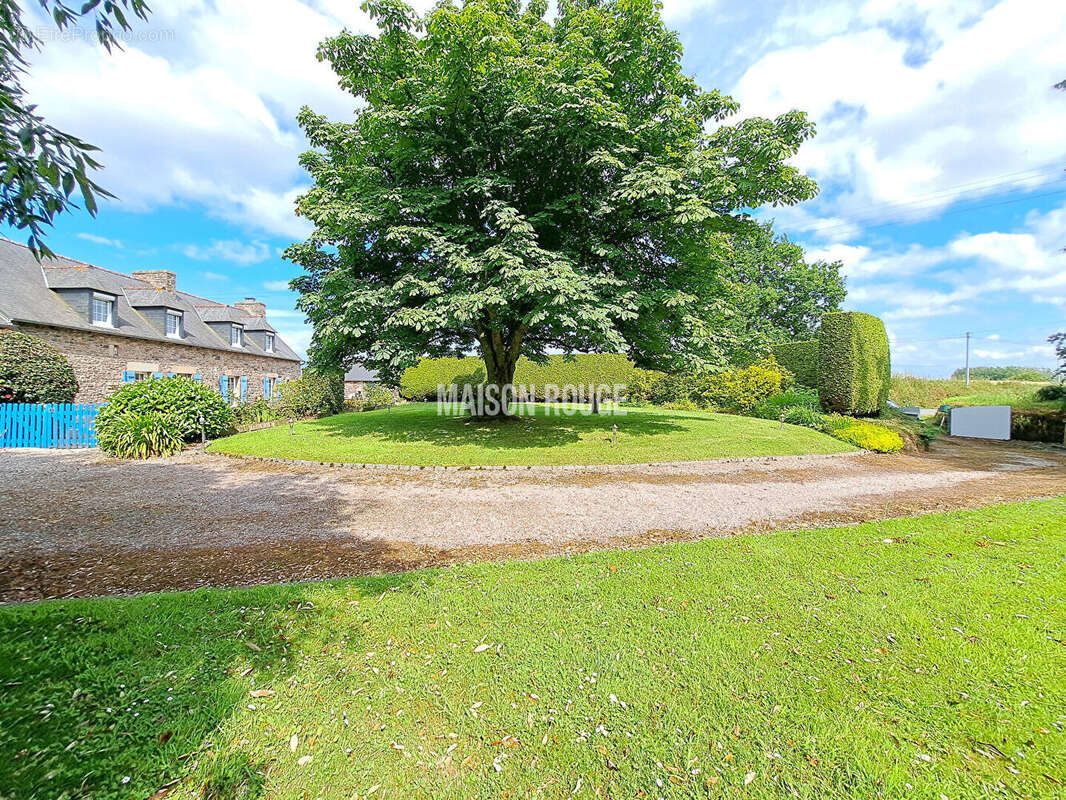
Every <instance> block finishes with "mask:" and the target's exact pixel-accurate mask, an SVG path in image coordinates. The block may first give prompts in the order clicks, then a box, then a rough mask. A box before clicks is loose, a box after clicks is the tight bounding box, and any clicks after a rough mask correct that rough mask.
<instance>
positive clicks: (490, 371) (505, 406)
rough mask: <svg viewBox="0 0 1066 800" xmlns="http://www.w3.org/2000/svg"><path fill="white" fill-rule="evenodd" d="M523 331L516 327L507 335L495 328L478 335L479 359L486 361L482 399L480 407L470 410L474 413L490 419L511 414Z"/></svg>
mask: <svg viewBox="0 0 1066 800" xmlns="http://www.w3.org/2000/svg"><path fill="white" fill-rule="evenodd" d="M524 333H525V329H524V328H519V329H518V330H516V331H515V332H513V333H512V334H510V335H507V336H505V335H504V334H503V333H502V332H500V331H494V330H488V331H484V332H481V333H479V334H478V341H479V342H480V343H481V358H482V359H483V360H484V362H485V393H484V401H485V402H484V403H483V404H482V406H481V407H480V408H474V409H473V413H474V414H475V415H476V416H480V417H483V418H490V419H497V418H503V417H510V416H511V403H512V402H513V401H514V399H515V396H514V392H515V389H514V374H515V368H516V367H517V366H518V354H519V346H520V345H521V342H522V335H523V334H524Z"/></svg>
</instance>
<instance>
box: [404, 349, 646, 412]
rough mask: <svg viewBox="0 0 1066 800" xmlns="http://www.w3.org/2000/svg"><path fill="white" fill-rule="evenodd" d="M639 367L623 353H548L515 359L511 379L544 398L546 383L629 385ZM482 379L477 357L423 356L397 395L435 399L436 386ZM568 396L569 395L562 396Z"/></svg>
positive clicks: (473, 383)
mask: <svg viewBox="0 0 1066 800" xmlns="http://www.w3.org/2000/svg"><path fill="white" fill-rule="evenodd" d="M638 372H639V370H638V369H637V368H636V367H635V366H633V362H631V361H630V360H629V359H627V358H626V357H625V356H622V355H617V354H614V353H589V354H580V355H574V356H564V355H554V356H549V357H548V360H547V362H545V363H543V364H538V363H536V362H534V361H531V360H530V359H528V358H526V357H524V356H523V357H522V358H520V359H519V360H518V366H517V368H516V369H515V378H514V382H515V385H516V386H519V387H521V386H525V387H526V390H527V392H528V393H529V395H528V396H529V397H530V398H532V399H536V400H543V399H544V387H545V386H547V385H554V386H558V387H559V389H560V390H561V389H563V388H564V387H566V386H572V387H575V388H576V387H579V386H585V387H587V386H589V385H590V384H592V385H597V386H599V385H606V386H613V385H614V384H626V385H629V384H630V383H632V382H633V379H634V378H635V377H636V376H637V374H638ZM484 381H485V363H484V362H483V361H482V360H481V359H480V358H477V357H476V356H467V357H466V358H423V359H420V360H419V362H418V364H416V365H415V366H413V367H411V368H410V369H407V370H405V371H404V373H403V375H401V376H400V394H401V395H403V397H405V398H407V399H408V400H436V399H437V387H438V386H457V387H460V391H461V387H463V386H468V385H469V386H477V385H478V384H481V383H483V382H484ZM561 399H568V398H561Z"/></svg>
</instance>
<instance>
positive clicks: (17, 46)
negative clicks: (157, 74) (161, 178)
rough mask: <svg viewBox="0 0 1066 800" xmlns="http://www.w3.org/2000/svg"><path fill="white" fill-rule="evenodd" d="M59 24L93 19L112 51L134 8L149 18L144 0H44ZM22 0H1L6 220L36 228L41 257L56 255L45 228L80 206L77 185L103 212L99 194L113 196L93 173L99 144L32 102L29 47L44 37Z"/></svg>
mask: <svg viewBox="0 0 1066 800" xmlns="http://www.w3.org/2000/svg"><path fill="white" fill-rule="evenodd" d="M39 2H40V6H41V8H42V9H43V10H44V12H45V13H46V14H47V15H48V16H50V17H51V19H52V21H53V22H54V23H55V25H56V26H57V28H59V29H60V30H64V29H66V28H69V27H71V26H73V25H76V24H77V23H78V22H79V21H81V20H91V21H92V24H93V26H94V28H95V32H96V38H97V41H99V43H100V44H101V45H102V46H103V47H104V48H105V49H106V50H107V51H108V52H109V53H110V52H111V51H112V48H115V47H117V48H119V49H121V45H120V44H119V41H118V33H119V31H126V30H130V15H133V16H135V17H139V18H140V19H142V20H146V19H147V18H148V13H149V10H150V9H149V8H148V5H147V4H146V3H145V2H144V0H89V1H88V2H85V3H83V4H82V5H81V6H80V8H77V9H75V8H71V7H70V6H68V5H66V4H65V3H63V2H57V1H56V0H39ZM22 14H23V11H22V9H21V8H20V7H19V4H18V2H17V0H0V164H2V173H0V221H3V222H4V223H6V224H8V225H11V226H12V227H15V228H18V229H19V230H26V231H28V232H29V237H28V240H27V245H28V246H29V248H30V250H31V251H32V252H33V254H34V256H36V257H37V258H38V259H41V258H43V257H45V256H52V255H54V254H53V253H52V251H51V250H49V249H48V246H47V245H46V244H45V243H44V234H45V228H47V227H50V226H51V225H52V220H53V219H54V218H55V216H56V215H57V214H60V213H62V212H64V211H67V210H69V209H71V208H76V207H77V204H76V203H75V201H74V199H73V195H74V194H75V190H77V193H78V194H80V195H81V199H82V202H83V203H84V204H85V209H86V210H87V211H88V212H89V213H90V214H92V215H93V216H95V215H96V212H97V198H98V197H113V196H114V195H112V194H111V193H110V192H108V191H107V190H106V189H104V188H103V187H101V186H100V185H99V184H97V183H96V182H95V181H93V180H92V179H91V178H90V177H89V175H90V173H91V171H92V170H97V169H99V168H100V166H101V165H100V163H99V162H98V161H97V160H96V159H95V158H93V156H92V155H91V154H92V153H94V152H97V151H98V150H99V148H97V147H95V146H93V145H91V144H89V143H88V142H85V141H82V140H81V139H79V138H78V137H77V136H74V135H72V134H69V133H65V132H63V131H61V130H59V129H58V128H56V127H54V126H52V125H49V124H48V123H47V122H46V121H45V119H44V118H43V117H42V116H41V115H40V114H39V113H38V112H37V106H36V105H34V104H32V103H30V102H28V100H27V98H26V91H25V88H24V87H23V85H22V79H23V77H24V76H25V75H26V74H27V71H28V69H29V63H28V61H27V57H26V54H27V52H29V51H32V50H40V48H41V45H42V41H41V38H40V37H39V36H38V35H37V34H36V33H35V32H34V31H33V30H32V29H31V28H30V27H29V26H28V25H27V24H26V22H25V21H24V19H23V16H22Z"/></svg>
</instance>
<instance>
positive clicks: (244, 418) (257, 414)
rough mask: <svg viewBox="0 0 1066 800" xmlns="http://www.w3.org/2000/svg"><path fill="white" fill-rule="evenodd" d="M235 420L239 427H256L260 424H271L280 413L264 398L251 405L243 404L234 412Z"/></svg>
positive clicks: (254, 401)
mask: <svg viewBox="0 0 1066 800" xmlns="http://www.w3.org/2000/svg"><path fill="white" fill-rule="evenodd" d="M234 418H235V422H236V424H237V425H255V424H257V423H260V422H271V421H272V420H276V419H277V418H278V412H277V410H275V409H274V407H273V406H271V405H270V403H268V402H267V401H266V400H264V399H263V398H262V397H259V398H257V399H255V400H253V401H252V402H251V403H242V404H241V405H239V406H237V408H236V409H235V410H234Z"/></svg>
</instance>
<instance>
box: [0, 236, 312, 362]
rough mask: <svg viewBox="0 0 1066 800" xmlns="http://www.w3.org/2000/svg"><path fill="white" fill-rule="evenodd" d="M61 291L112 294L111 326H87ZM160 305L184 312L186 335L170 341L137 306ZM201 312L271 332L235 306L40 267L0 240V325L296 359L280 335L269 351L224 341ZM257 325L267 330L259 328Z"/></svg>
mask: <svg viewBox="0 0 1066 800" xmlns="http://www.w3.org/2000/svg"><path fill="white" fill-rule="evenodd" d="M56 289H59V290H60V292H57V291H55V290H56ZM64 289H67V290H72V289H91V290H93V291H97V292H105V293H107V294H111V295H114V296H115V327H114V328H100V327H99V326H95V325H92V324H90V322H89V320H88V318H87V317H86V316H85V315H83V314H80V313H78V312H77V311H75V310H74V309H73V308H72V307H71V306H70V305H69V304H68V303H67V301H66V300H64V299H63V296H62V295H63V293H62V290H64ZM158 300H164V301H165V302H157V301H158ZM145 301H148V302H145ZM161 305H165V306H167V307H168V308H173V309H176V310H180V311H184V312H185V314H184V320H183V323H184V325H183V327H184V334H185V335H184V337H183V338H182V339H180V340H179V339H172V338H168V337H167V336H166V335H165V334H164V333H163V332H162V331H161V330H159V329H157V328H156V327H155V326H154V325H152V324H151V323H149V322H148V320H147V319H145V318H144V317H143V316H141V314H140V313H139V312H138V311H137V308H148V307H159V306H161ZM209 309H210V310H209ZM205 313H206V314H207V315H208V316H209V317H220V318H221V319H220V320H219V321H232V322H239V323H241V324H242V325H244V326H245V329H246V330H260V329H264V330H273V328H271V327H270V326H269V323H267V322H266V320H265V319H262V318H257V317H250V316H247V315H245V313H244V312H243V311H241V310H240V309H237V308H234V307H233V306H227V305H225V304H224V303H216V302H215V301H212V300H208V299H207V298H204V297H197V296H196V295H193V294H189V293H188V292H182V291H175V292H168V291H160V290H158V289H156V287H154V286H152V285H151V284H149V283H146V282H145V281H142V280H138V279H137V278H134V277H131V276H129V275H123V274H122V273H121V272H114V271H113V270H109V269H104V268H103V267H97V266H94V265H92V264H86V263H84V262H81V261H75V260H73V259H70V258H65V257H62V256H60V257H58V258H54V259H45V261H44V263H43V264H39V263H37V261H36V259H34V257H33V254H32V253H30V251H29V249H28V248H27V247H25V246H24V245H21V244H19V243H17V242H12V241H10V240H8V239H3V238H0V326H3V325H4V324H5V321H6V324H11V323H14V324H16V325H17V324H18V323H20V322H24V323H36V324H38V325H52V326H55V327H59V328H73V329H76V330H85V331H93V332H95V333H105V332H106V333H107V334H110V335H117V336H129V337H132V338H135V339H150V340H153V341H163V342H169V343H170V344H178V345H188V346H191V347H207V348H210V349H212V350H226V351H229V352H233V351H239V352H242V353H248V354H250V355H259V356H266V357H267V358H280V359H283V360H286V361H299V360H300V357H299V356H298V355H296V353H295V352H294V351H293V350H292V348H291V347H289V346H288V344H286V343H285V342H284V341H283V340H282V338H281V337H280V336H275V337H274V347H275V352H273V353H267V352H265V351H264V350H262V349H261V348H260V347H259V346H258V345H257V344H255V342H253V341H251V340H250V339H248V338H247V337H246V338H245V344H244V347H241V348H236V347H233V346H231V345H230V343H229V339H228V337H227V338H225V339H224V338H223V337H222V336H220V335H219V334H218V333H216V332H215V331H213V330H212V329H211V327H210V326H208V325H207V324H205V317H204V314H205ZM259 325H265V326H266V327H265V328H260V327H257V326H259Z"/></svg>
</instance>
